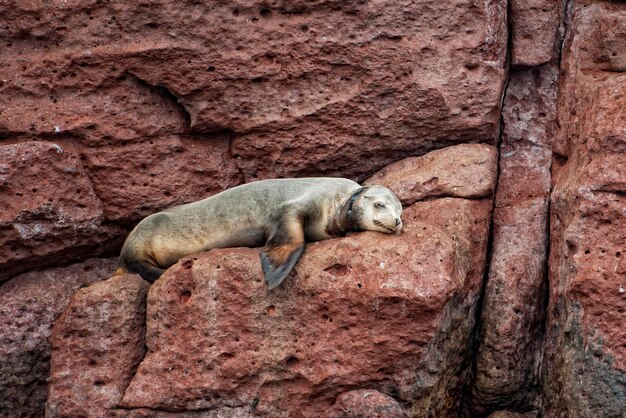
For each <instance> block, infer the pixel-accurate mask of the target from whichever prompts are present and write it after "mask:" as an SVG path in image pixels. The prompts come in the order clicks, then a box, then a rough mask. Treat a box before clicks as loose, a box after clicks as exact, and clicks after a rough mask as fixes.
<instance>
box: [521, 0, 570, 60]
mask: <svg viewBox="0 0 626 418" xmlns="http://www.w3.org/2000/svg"><path fill="white" fill-rule="evenodd" d="M564 5H565V1H563V0H511V1H510V2H509V18H510V25H511V38H512V39H511V64H512V65H519V66H534V65H540V64H545V63H547V62H550V61H552V60H553V58H554V53H555V51H557V50H558V49H557V48H556V46H557V45H556V44H557V42H558V39H559V36H558V32H559V26H560V24H561V14H562V13H563V8H564Z"/></svg>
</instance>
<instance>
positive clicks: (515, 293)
mask: <svg viewBox="0 0 626 418" xmlns="http://www.w3.org/2000/svg"><path fill="white" fill-rule="evenodd" d="M557 73H558V68H557V67H556V66H554V65H544V66H541V67H539V68H536V69H531V70H528V69H525V70H521V71H515V72H513V74H512V75H511V78H510V80H509V86H508V89H507V93H506V97H505V100H504V107H503V121H504V129H503V133H502V143H501V144H500V175H499V179H498V188H497V192H496V206H495V209H494V216H493V245H492V253H491V260H490V263H489V274H488V278H487V283H486V287H485V298H484V304H483V308H482V314H481V325H480V338H479V339H480V347H479V348H478V352H477V355H476V380H475V382H474V388H473V395H474V399H473V407H474V410H475V411H479V412H485V411H490V410H492V409H493V408H497V407H513V408H517V409H519V410H528V409H535V410H537V409H538V408H539V399H538V395H539V392H538V391H539V380H540V373H541V357H542V351H541V349H542V344H543V324H544V321H545V311H546V303H547V295H546V292H547V289H546V286H547V283H546V274H547V272H546V270H547V254H548V243H549V237H548V211H549V204H548V201H549V193H550V166H551V163H552V153H551V146H550V143H551V139H552V136H553V135H554V131H555V129H556V124H555V121H556V92H557V85H556V81H557Z"/></svg>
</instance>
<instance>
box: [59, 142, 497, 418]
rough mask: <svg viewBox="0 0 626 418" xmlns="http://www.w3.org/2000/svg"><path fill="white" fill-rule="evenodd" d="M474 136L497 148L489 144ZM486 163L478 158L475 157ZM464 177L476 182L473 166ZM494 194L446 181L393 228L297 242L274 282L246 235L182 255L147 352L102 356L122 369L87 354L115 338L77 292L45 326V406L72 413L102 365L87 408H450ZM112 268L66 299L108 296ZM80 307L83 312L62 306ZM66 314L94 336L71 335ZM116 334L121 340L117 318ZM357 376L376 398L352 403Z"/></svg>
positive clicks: (150, 316)
mask: <svg viewBox="0 0 626 418" xmlns="http://www.w3.org/2000/svg"><path fill="white" fill-rule="evenodd" d="M480 147H483V148H484V149H483V151H484V152H485V155H493V153H492V151H491V150H490V149H489V148H490V147H489V146H485V145H483V146H480ZM455 152H456V150H455V149H451V150H450V152H449V154H450V156H452V157H454V156H455V155H456V154H455ZM440 154H441V152H440ZM442 158H444V156H442ZM490 161H491V173H490V178H494V175H493V174H494V173H495V160H494V159H491V160H490ZM484 164H485V163H484V161H482V160H479V161H477V162H475V165H476V168H475V170H484V169H485V168H484V167H483V166H484ZM381 180H382V182H383V183H384V180H385V176H384V175H383V176H382V177H381ZM442 181H444V182H445V181H446V179H445V178H444V179H442ZM463 186H464V187H462V189H463V190H467V189H471V188H472V185H471V183H470V180H469V179H466V184H463ZM482 187H483V185H482V182H477V184H476V185H475V186H473V188H474V189H481V188H482ZM492 194H493V183H492V184H491V191H490V192H487V193H486V195H487V196H486V197H485V198H484V199H472V200H468V199H463V198H459V197H455V196H454V195H453V196H451V197H446V198H441V199H435V200H430V201H427V202H418V203H415V204H413V205H412V206H410V207H409V208H407V209H406V210H405V213H404V215H403V219H404V224H405V226H404V230H403V233H402V235H385V234H380V233H374V232H364V233H359V234H353V235H350V236H348V237H346V238H340V239H333V240H326V241H322V242H318V243H313V244H308V245H307V248H306V251H305V253H304V254H303V256H302V258H301V259H300V260H299V262H298V264H297V266H296V268H295V269H294V273H293V274H292V276H291V277H289V278H288V279H287V281H286V283H285V284H283V285H282V286H281V287H280V288H278V289H276V290H274V291H272V292H268V291H267V288H266V285H265V283H264V281H263V274H262V271H261V267H260V263H259V257H258V250H257V249H220V250H213V251H210V252H208V253H203V254H197V255H193V256H189V257H186V258H184V259H183V260H181V261H180V262H179V263H177V264H176V265H175V266H173V267H172V268H170V269H168V270H167V272H166V273H165V274H164V275H163V276H162V277H161V278H160V279H159V280H158V281H157V282H155V283H154V284H153V285H152V286H151V288H150V292H149V294H148V299H147V301H148V308H147V331H146V346H147V347H148V353H147V354H146V357H145V358H144V359H143V361H142V362H141V364H140V365H139V367H138V369H137V371H136V373H134V369H133V368H132V364H124V365H123V366H124V367H126V369H123V368H122V367H121V366H116V365H113V366H111V365H110V366H109V367H115V369H116V373H117V374H118V375H119V377H117V378H114V377H111V376H112V372H107V373H104V372H100V370H101V368H102V366H101V363H100V362H94V363H91V362H89V361H88V360H87V358H88V356H87V353H88V352H89V350H88V348H89V347H93V346H96V347H97V346H101V345H102V344H104V342H105V341H110V338H111V331H110V329H109V328H108V327H104V328H103V324H102V323H101V320H100V319H99V318H100V317H101V313H100V310H99V309H92V310H91V311H85V309H82V306H83V304H84V303H85V302H78V301H76V300H74V301H73V302H72V303H71V304H70V306H69V307H68V309H67V310H66V316H65V317H64V318H65V319H62V320H60V323H62V324H64V325H58V326H57V327H55V334H54V335H53V338H52V341H53V342H55V343H54V344H53V349H54V354H53V357H54V361H53V362H52V371H51V388H50V398H49V399H48V410H49V411H54V413H55V414H58V415H60V416H64V415H67V414H71V413H73V412H72V411H74V409H72V408H73V406H68V405H67V404H68V401H66V400H68V399H70V400H71V399H76V398H77V397H78V396H79V395H78V394H79V393H81V394H84V393H85V391H87V393H92V392H94V391H98V393H102V388H99V387H98V386H97V384H96V383H97V382H96V383H94V382H93V380H94V379H96V380H98V379H99V381H100V382H101V385H100V386H102V387H105V386H106V385H107V384H110V385H112V386H113V387H115V388H117V389H116V391H115V392H114V396H108V397H107V402H108V403H104V402H98V403H97V405H96V406H95V407H94V408H95V409H93V410H92V411H91V413H92V414H100V415H107V414H110V413H115V414H118V415H119V414H122V415H123V414H124V412H123V410H122V409H119V408H124V410H128V409H130V410H139V411H141V410H160V411H180V412H182V411H194V410H196V411H197V410H212V411H214V412H216V413H218V414H219V413H222V412H223V413H224V414H226V413H229V411H231V410H232V409H233V408H235V409H236V410H238V411H246V412H245V413H247V414H252V415H255V416H256V415H261V416H294V415H299V416H320V415H321V414H322V413H324V411H326V413H327V414H328V416H356V415H354V414H357V415H358V414H359V413H360V412H358V411H367V410H368V408H370V409H372V410H376V408H383V409H385V408H386V409H385V410H389V411H396V412H397V413H398V414H399V415H398V416H402V414H406V413H409V412H411V414H412V415H418V416H427V415H428V413H430V412H436V413H438V414H443V415H446V414H449V413H451V412H452V411H454V410H456V409H458V408H459V407H460V400H461V398H460V396H459V394H460V393H461V392H462V389H463V387H464V386H466V385H467V384H468V382H469V377H470V374H469V368H468V366H469V362H468V359H469V357H470V355H471V353H470V350H469V348H470V347H471V344H470V341H471V335H472V332H473V329H474V325H475V322H474V321H475V318H476V308H477V302H478V298H479V296H480V287H481V281H482V280H481V279H482V275H483V269H484V265H485V254H486V245H487V237H488V235H487V234H488V223H489V219H490V213H491V208H492V202H491V198H490V197H489V195H492ZM123 280H124V279H123V278H121V277H118V278H115V279H112V280H109V281H107V282H104V283H98V284H97V285H93V286H91V287H89V288H87V289H84V290H82V291H81V292H80V293H78V294H77V295H76V297H75V299H76V298H80V299H79V300H81V301H82V300H83V299H84V300H85V301H88V302H89V304H90V305H94V304H96V301H98V300H102V302H101V303H105V302H106V300H107V298H104V297H102V296H101V295H100V294H101V293H102V292H104V293H105V294H109V293H112V294H114V292H115V289H116V288H117V287H118V286H120V284H121V283H123ZM101 289H105V290H101ZM129 298H130V300H131V301H132V304H130V305H129V306H132V305H133V304H135V305H136V304H137V303H138V300H139V297H131V296H129ZM73 307H74V308H73ZM135 309H137V308H136V307H135ZM129 310H130V311H132V309H130V308H129ZM77 311H80V312H81V314H80V316H79V317H78V318H80V319H81V322H80V324H77V323H74V322H72V321H70V319H69V318H71V317H72V316H73V315H77V314H74V313H73V312H77ZM94 315H95V317H94V318H93V320H89V317H90V316H94ZM109 322H111V321H110V320H109V319H107V323H109ZM117 323H119V324H121V323H123V322H120V320H118V321H117ZM71 330H84V331H82V333H83V334H84V335H88V336H89V338H88V339H85V340H84V341H74V340H73V339H70V337H69V336H71V335H73V334H72V333H71ZM57 333H60V334H61V336H59V335H57ZM66 334H67V335H68V337H64V338H63V339H62V336H65V335H66ZM120 334H121V335H120V337H119V338H121V339H123V340H124V341H127V338H128V337H127V334H128V333H127V332H122V333H120ZM57 341H64V343H63V344H61V343H60V342H57ZM127 345H128V344H127V343H124V344H119V346H124V347H126V346H127ZM110 346H113V347H117V346H118V344H116V343H115V342H112V343H110ZM107 352H112V353H115V355H116V357H124V356H122V355H120V353H119V352H118V351H117V350H113V349H109V350H107ZM134 352H136V351H133V353H134ZM135 357H136V356H135V355H133V356H132V358H135ZM68 359H76V360H73V361H71V360H68ZM68 361H69V362H70V363H69V364H71V367H69V368H70V369H71V370H72V373H70V374H68V373H67V372H66V370H67V369H68ZM105 364H108V363H106V362H105ZM120 369H121V370H120ZM129 373H131V374H133V373H134V376H133V377H132V381H130V384H129V385H128V383H127V379H128V376H130V375H129ZM100 375H102V376H104V377H101V378H99V377H97V376H100ZM85 376H89V377H88V378H85ZM86 379H87V380H88V382H86V381H85V380H86ZM89 385H90V386H89ZM94 385H95V387H94ZM124 385H128V387H127V388H126V390H125V392H124V394H123V398H121V400H120V399H117V398H116V397H117V396H118V395H117V394H118V390H120V388H122V387H125V386H124ZM87 386H89V389H86V387H87ZM72 388H75V389H72ZM367 389H373V390H374V391H373V393H376V392H375V391H378V392H380V394H378V395H376V396H374V398H373V399H372V402H374V403H373V404H371V405H370V406H369V407H368V406H367V405H360V406H359V408H361V409H358V410H357V409H351V407H350V405H352V404H355V402H356V401H355V400H354V399H355V396H361V397H362V396H365V395H363V394H361V395H357V394H358V393H361V392H354V391H355V390H357V391H358V390H367ZM383 394H386V396H385V395H383ZM80 396H85V395H80ZM94 396H95V395H94ZM368 396H369V395H368ZM390 396H391V397H392V398H390V399H392V400H393V399H396V401H394V402H395V403H392V404H389V401H388V399H389V397H390ZM381 397H382V399H380V398H381ZM118 401H119V402H118ZM94 403H95V402H94ZM357 403H358V402H357ZM358 404H360V403H358ZM363 408H364V409H363ZM106 411H109V412H106ZM341 411H343V412H341ZM429 411H430V412H429ZM396 412H394V413H396ZM341 413H345V414H352V415H341ZM390 413H391V412H390ZM337 414H339V415H337Z"/></svg>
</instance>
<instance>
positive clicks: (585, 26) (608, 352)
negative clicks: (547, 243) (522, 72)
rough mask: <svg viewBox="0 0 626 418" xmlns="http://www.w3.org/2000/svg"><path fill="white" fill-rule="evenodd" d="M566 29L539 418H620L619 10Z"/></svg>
mask: <svg viewBox="0 0 626 418" xmlns="http://www.w3.org/2000/svg"><path fill="white" fill-rule="evenodd" d="M571 27H572V29H571V31H570V33H569V35H568V37H567V39H566V43H565V46H564V57H563V71H564V74H563V78H562V81H561V93H560V102H559V109H560V111H559V119H560V121H561V131H560V134H559V136H558V142H557V143H556V144H555V148H554V151H555V153H556V160H555V164H554V170H553V171H554V173H555V176H554V180H553V192H552V207H551V216H550V229H551V231H550V235H551V252H550V275H549V281H550V305H549V311H548V314H549V316H548V322H547V340H546V353H545V354H546V360H545V366H546V367H545V376H544V385H545V392H544V396H543V401H544V414H545V415H546V416H623V414H624V412H625V411H626V399H625V398H624V391H625V388H626V355H625V353H626V351H625V350H624V342H625V341H626V330H625V329H624V326H623V325H624V320H625V319H626V313H625V309H624V307H625V306H626V291H625V290H624V289H625V288H626V262H625V261H624V249H625V248H626V222H625V214H626V165H625V164H624V161H625V159H624V154H625V153H626V146H625V144H626V136H625V132H626V74H624V71H625V70H626V7H625V5H624V4H609V3H606V4H605V3H603V4H591V5H589V6H583V7H580V8H578V9H576V10H575V11H574V17H573V20H572V23H571ZM557 394H558V395H557Z"/></svg>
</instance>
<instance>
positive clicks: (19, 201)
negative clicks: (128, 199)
mask: <svg viewBox="0 0 626 418" xmlns="http://www.w3.org/2000/svg"><path fill="white" fill-rule="evenodd" d="M0 191H1V193H2V197H3V198H2V199H0V248H1V250H0V283H1V282H2V281H4V280H6V279H7V278H9V277H11V276H15V274H16V273H19V272H23V271H26V270H30V269H35V268H37V267H41V266H45V265H49V264H51V260H59V259H61V260H63V259H66V260H76V259H80V258H81V257H86V256H87V255H99V254H102V253H103V252H105V251H106V250H107V249H108V250H109V251H110V250H111V249H112V248H116V247H117V246H119V245H120V240H119V239H116V238H118V235H119V234H120V232H121V231H122V229H121V228H119V227H117V226H115V225H107V224H106V223H105V222H104V221H105V216H104V211H103V207H102V203H101V201H100V200H99V199H98V197H97V195H96V193H95V191H94V188H93V184H92V183H91V182H90V181H89V178H88V177H87V176H86V175H85V171H84V168H83V165H82V163H81V160H80V156H79V155H78V154H77V153H76V152H75V150H73V148H71V147H69V148H63V147H61V146H59V145H58V144H56V143H39V142H29V143H18V144H13V145H2V146H0ZM69 248H71V249H72V253H71V255H68V254H67V252H68V249H69Z"/></svg>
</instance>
